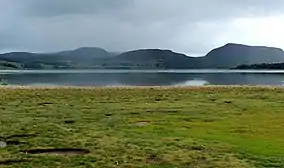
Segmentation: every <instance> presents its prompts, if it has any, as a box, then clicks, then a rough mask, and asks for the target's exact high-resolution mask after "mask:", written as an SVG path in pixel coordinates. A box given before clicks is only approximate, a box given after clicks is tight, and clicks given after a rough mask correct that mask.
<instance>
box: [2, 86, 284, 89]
mask: <svg viewBox="0 0 284 168" xmlns="http://www.w3.org/2000/svg"><path fill="white" fill-rule="evenodd" d="M216 88H219V89H283V90H284V86H271V85H205V86H20V85H19V86H18V85H7V86H0V89H80V90H93V89H166V90H167V89H216Z"/></svg>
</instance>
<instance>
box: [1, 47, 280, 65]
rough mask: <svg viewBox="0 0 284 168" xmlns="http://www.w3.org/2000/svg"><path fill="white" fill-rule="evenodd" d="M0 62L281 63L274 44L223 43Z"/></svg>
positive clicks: (16, 55) (22, 56) (13, 57)
mask: <svg viewBox="0 0 284 168" xmlns="http://www.w3.org/2000/svg"><path fill="white" fill-rule="evenodd" d="M0 61H6V62H16V63H20V64H23V68H24V69H45V68H50V69H53V68H66V69H68V68H70V69H73V68H112V69H114V68H119V69H120V68H124V69H193V68H194V69H200V68H224V69H227V68H228V69H229V68H233V67H237V66H239V65H251V64H262V63H283V62H284V51H283V50H282V49H281V48H276V47H267V46H249V45H244V44H237V43H227V44H225V45H224V46H221V47H218V48H215V49H212V50H211V51H210V52H208V53H207V54H206V55H205V56H202V57H191V56H188V55H186V54H183V53H177V52H174V51H172V50H168V49H137V50H132V51H127V52H123V53H112V52H109V51H106V50H105V49H102V48H99V47H80V48H77V49H74V50H66V51H59V52H55V53H29V52H10V53H4V54H0Z"/></svg>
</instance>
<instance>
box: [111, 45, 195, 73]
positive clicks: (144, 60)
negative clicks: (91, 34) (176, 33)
mask: <svg viewBox="0 0 284 168" xmlns="http://www.w3.org/2000/svg"><path fill="white" fill-rule="evenodd" d="M196 61H198V59H196V58H194V57H188V56H186V55H184V54H180V53H175V52H173V51H170V50H159V49H144V50H135V51H130V52H126V53H122V54H120V55H118V56H116V57H115V58H114V62H115V63H116V66H118V65H123V66H125V67H127V66H129V67H131V66H134V67H137V68H140V69H141V68H150V69H157V68H158V69H159V68H161V69H186V68H198V65H197V64H196ZM132 68H133V67H132Z"/></svg>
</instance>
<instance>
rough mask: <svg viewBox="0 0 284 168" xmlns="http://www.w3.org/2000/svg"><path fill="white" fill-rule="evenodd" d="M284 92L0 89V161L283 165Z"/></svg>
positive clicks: (153, 166)
mask: <svg viewBox="0 0 284 168" xmlns="http://www.w3.org/2000/svg"><path fill="white" fill-rule="evenodd" d="M283 93H284V90H283V89H281V88H257V87H228V88H227V87H203V88H96V89H91V88H89V89H80V88H57V89H56V88H53V89H49V88H41V89H39V88H38V89H33V88H11V87H8V88H5V87H4V88H1V89H0V95H1V96H0V116H1V118H0V167H1V168H2V167H4V168H5V167H66V168H69V167H82V168H83V167H150V168H162V167H163V168H164V167H168V168H172V167H200V168H209V167H219V168H229V167H230V168H243V167H247V168H252V167H284V132H283V128H284V105H283V104H284V94H283ZM1 144H2V145H1ZM1 146H2V147H1Z"/></svg>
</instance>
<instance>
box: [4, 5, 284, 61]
mask: <svg viewBox="0 0 284 168" xmlns="http://www.w3.org/2000/svg"><path fill="white" fill-rule="evenodd" d="M0 6H1V10H0V52H9V51H30V52H54V51H61V50H69V49H76V48H78V47H83V46H84V47H101V48H104V49H106V50H108V51H115V52H123V51H129V50H134V49H144V48H160V49H170V50H173V51H175V52H180V53H185V54H188V55H204V54H206V53H207V52H208V51H210V50H211V49H213V48H215V47H219V46H222V45H225V44H226V43H241V44H247V45H264V46H273V47H279V48H283V49H284V1H283V0H271V1H269V0H0Z"/></svg>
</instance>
